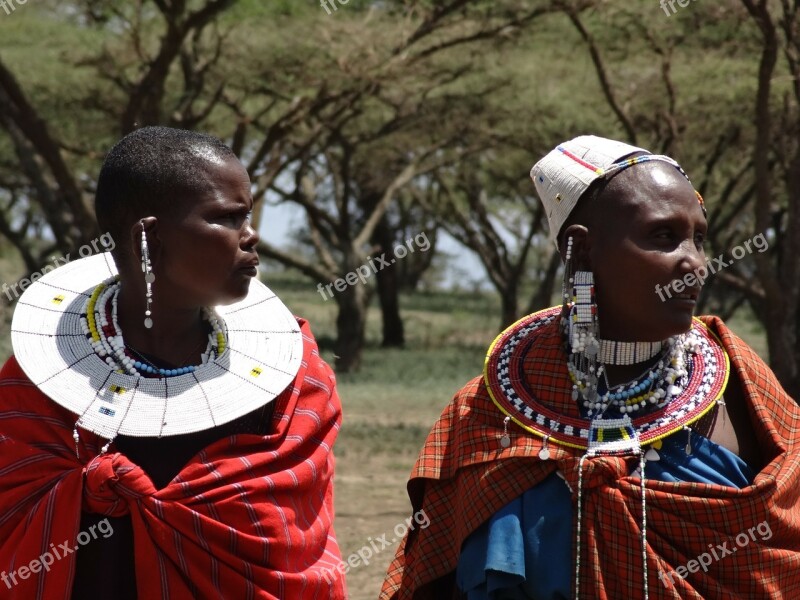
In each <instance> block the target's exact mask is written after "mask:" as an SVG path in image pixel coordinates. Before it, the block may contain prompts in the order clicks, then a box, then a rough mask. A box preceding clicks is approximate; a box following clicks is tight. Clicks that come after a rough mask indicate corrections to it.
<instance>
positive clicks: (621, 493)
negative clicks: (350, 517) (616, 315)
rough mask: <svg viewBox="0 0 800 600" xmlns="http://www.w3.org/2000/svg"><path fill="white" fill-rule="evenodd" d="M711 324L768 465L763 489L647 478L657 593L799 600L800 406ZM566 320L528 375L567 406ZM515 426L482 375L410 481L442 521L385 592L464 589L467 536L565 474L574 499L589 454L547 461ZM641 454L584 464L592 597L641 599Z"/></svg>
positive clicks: (402, 595)
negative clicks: (637, 471)
mask: <svg viewBox="0 0 800 600" xmlns="http://www.w3.org/2000/svg"><path fill="white" fill-rule="evenodd" d="M703 320H704V322H705V323H706V324H707V325H709V327H710V328H711V330H712V331H714V332H715V333H716V334H717V335H718V336H719V338H720V339H721V341H722V345H723V347H724V348H725V350H726V351H727V352H728V354H729V356H730V359H731V364H732V373H731V377H737V378H738V380H739V382H740V384H741V387H742V390H743V394H744V396H745V403H746V405H747V411H748V414H749V416H750V420H751V423H752V425H753V429H754V431H755V435H756V439H757V442H758V444H759V447H760V450H761V455H762V456H763V458H764V461H765V465H766V466H764V467H763V469H762V470H761V471H760V472H759V473H758V475H757V476H756V478H755V481H754V483H753V485H751V486H748V487H746V488H743V489H741V490H739V489H734V488H729V487H723V486H717V485H709V484H694V483H668V482H660V481H653V480H648V481H647V492H646V493H647V543H648V548H647V562H648V569H649V576H648V589H649V595H650V598H653V599H655V598H665V599H666V598H669V599H676V600H677V599H692V600H701V599H702V598H721V599H729V598H770V599H776V598H777V599H786V600H795V599H796V598H800V502H799V500H800V441H798V439H799V438H798V436H800V409H799V408H798V406H797V405H796V403H795V402H794V401H793V400H792V399H791V398H790V397H789V396H788V395H787V394H786V393H785V392H784V391H783V389H782V388H781V387H780V385H779V384H778V382H777V380H776V379H775V376H774V375H773V374H772V372H771V371H770V370H769V368H768V367H767V366H766V365H765V364H764V363H763V362H762V361H761V360H760V359H759V358H758V356H756V354H755V353H754V352H753V351H752V350H750V348H748V347H747V345H746V344H745V343H744V342H742V341H741V340H740V339H739V338H737V337H736V336H735V335H733V334H732V333H731V332H730V330H728V328H727V327H725V325H724V324H723V323H722V321H720V320H719V319H717V318H714V317H706V318H704V319H703ZM557 327H558V323H557V322H556V323H555V324H554V325H553V327H552V332H551V335H550V337H549V338H547V339H545V340H544V341H543V343H542V344H541V345H540V347H537V348H534V349H533V351H532V352H531V356H530V357H528V358H526V373H529V374H533V375H531V377H532V380H531V381H530V382H529V384H530V386H531V388H532V389H533V391H534V392H536V390H537V389H538V390H540V391H542V390H546V391H547V392H548V394H546V396H547V397H556V399H555V400H554V403H555V404H556V405H558V406H556V407H555V408H557V409H558V410H559V411H562V412H566V411H568V410H570V407H571V406H572V404H573V403H572V401H571V399H570V397H569V393H568V391H569V390H570V385H569V379H568V374H567V372H566V357H565V356H563V350H562V349H561V341H560V335H559V333H558V329H557ZM559 390H560V392H559ZM557 394H560V396H558V395H557ZM540 397H544V396H540ZM509 433H510V434H511V445H510V447H508V448H502V447H501V446H500V443H499V441H500V437H501V435H502V434H503V414H502V413H501V412H500V410H499V409H498V408H497V407H496V406H495V405H494V404H493V403H492V401H491V399H490V397H489V394H488V392H487V390H486V388H485V386H484V383H483V379H482V378H476V379H474V380H473V381H471V382H470V383H469V384H468V385H467V386H466V387H464V388H463V389H462V390H461V391H460V392H459V393H458V394H457V395H456V396H455V399H454V401H453V402H452V403H451V404H450V405H449V406H448V407H447V408H446V409H445V411H444V413H443V414H442V416H441V417H440V418H439V420H438V421H437V423H436V424H435V425H434V427H433V430H432V431H431V433H430V434H429V436H428V439H427V440H426V442H425V446H424V447H423V449H422V451H421V453H420V456H419V458H418V460H417V463H416V465H415V466H414V469H413V471H412V474H411V480H410V481H409V484H408V491H409V496H410V498H411V502H412V506H413V510H414V511H415V512H416V511H419V510H424V511H425V513H426V515H427V517H428V519H429V520H430V526H429V527H427V528H426V529H417V530H414V531H412V532H410V533H409V534H408V535H407V537H406V539H404V540H403V543H402V544H401V545H400V548H399V549H398V551H397V555H396V556H395V559H394V561H393V562H392V564H391V565H390V567H389V571H388V573H387V576H386V580H385V581H384V584H383V589H382V591H381V596H380V598H381V600H405V599H411V598H414V599H431V600H447V599H449V598H454V597H458V594H457V588H456V586H455V583H454V569H455V567H456V565H457V563H458V559H459V554H460V551H461V545H462V543H463V541H464V540H465V539H466V537H467V536H468V535H469V534H470V533H471V532H473V531H474V530H475V529H476V528H477V527H478V526H479V525H480V524H481V523H483V522H484V521H486V520H487V519H489V518H490V517H491V516H492V515H493V514H494V513H495V512H497V511H498V510H499V509H500V508H501V507H503V506H504V505H506V504H507V503H508V502H510V501H511V500H513V499H514V498H515V497H517V496H519V495H520V494H522V493H523V492H524V491H525V490H527V489H529V488H531V487H532V486H534V485H536V484H537V483H539V482H540V481H542V480H543V479H544V478H545V477H546V476H547V475H549V474H550V473H552V471H553V470H555V469H556V468H558V469H559V470H560V471H561V472H562V473H563V474H564V475H565V477H566V480H567V482H568V483H569V484H570V487H571V489H572V490H573V503H575V501H576V492H577V489H578V486H577V472H578V471H577V467H578V460H579V458H580V456H581V454H582V453H583V451H581V450H574V449H571V448H565V447H561V446H557V445H555V444H552V443H551V444H550V446H549V450H550V454H551V460H549V461H544V462H543V461H541V460H540V459H539V458H538V456H537V455H538V453H539V450H540V449H541V447H542V442H541V440H540V439H539V438H538V437H535V436H533V435H530V434H528V433H526V432H524V431H522V430H521V429H520V428H518V427H516V426H514V425H513V423H512V424H510V425H509ZM632 461H633V462H635V461H636V459H635V458H619V457H598V458H594V459H588V460H586V461H585V463H584V467H583V490H584V491H583V497H584V503H583V532H582V535H581V595H580V597H581V598H592V599H597V600H607V599H619V598H641V597H642V588H643V568H642V552H641V541H640V533H641V525H642V518H641V500H642V498H641V490H640V480H639V479H638V478H633V477H629V476H627V474H628V473H629V472H630V469H631V467H632V464H631V463H632ZM573 508H575V505H574V504H573ZM574 521H575V519H573V539H575V536H574ZM764 521H766V523H767V525H768V527H769V530H770V531H771V534H772V535H771V537H769V539H762V538H763V537H767V536H764V535H760V534H761V532H762V531H764V530H765V529H766V527H765V526H764V525H761V528H760V529H759V530H758V531H759V534H758V535H753V534H749V532H750V530H751V529H752V530H754V528H756V527H758V526H759V524H760V523H763V522H764ZM742 533H744V534H745V536H747V537H748V538H749V541H748V542H747V543H743V544H742V545H741V546H740V545H737V544H736V543H735V540H736V536H737V535H740V534H742ZM739 539H740V540H741V539H742V538H739ZM720 547H722V548H725V550H723V549H722V548H720ZM733 547H736V550H733V551H731V552H729V553H728V552H727V551H730V550H732V548H733ZM712 550H713V551H714V552H716V557H717V559H715V560H713V561H711V564H710V565H708V566H707V572H704V571H703V570H699V571H698V570H697V569H696V568H695V569H694V571H693V572H687V570H686V567H687V566H688V567H689V568H692V567H696V565H697V558H698V557H699V556H700V555H702V554H703V553H710V552H711V551H712ZM704 560H705V559H704ZM690 561H692V562H690ZM705 562H707V561H705ZM679 567H680V568H681V569H682V570H680V571H677V572H676V570H677V569H678V568H679ZM573 568H574V564H573ZM660 573H663V574H664V575H661V578H659V575H660ZM670 573H672V575H671V577H670V578H667V577H665V575H669V574H670ZM678 574H682V575H684V574H685V575H686V578H685V579H682V578H681V577H680V576H679V575H678ZM665 579H669V580H668V581H665Z"/></svg>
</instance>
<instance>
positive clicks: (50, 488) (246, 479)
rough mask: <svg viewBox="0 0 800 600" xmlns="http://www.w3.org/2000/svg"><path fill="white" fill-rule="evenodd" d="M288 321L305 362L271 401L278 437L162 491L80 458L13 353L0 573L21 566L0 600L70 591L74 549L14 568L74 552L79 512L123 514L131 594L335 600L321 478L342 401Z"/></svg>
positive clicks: (333, 546)
mask: <svg viewBox="0 0 800 600" xmlns="http://www.w3.org/2000/svg"><path fill="white" fill-rule="evenodd" d="M298 322H299V323H300V326H301V330H302V332H303V345H304V356H303V361H302V364H301V367H300V371H299V372H298V374H297V377H296V378H295V381H294V383H293V384H292V385H291V386H289V387H288V388H287V389H286V390H285V391H284V392H283V393H282V394H281V395H280V396H279V397H278V398H277V399H276V400H275V402H276V403H277V404H276V406H275V416H274V422H275V423H276V429H277V430H276V431H275V433H273V434H270V435H269V436H266V437H261V436H256V435H236V436H231V437H229V438H225V439H223V440H220V441H218V442H216V443H214V444H212V445H211V446H209V447H207V448H206V449H205V450H203V451H202V452H201V453H200V454H198V455H197V456H195V457H194V458H193V459H192V460H191V461H190V462H189V464H187V465H186V466H185V467H184V468H183V470H182V471H181V472H180V474H179V475H178V477H177V478H176V479H175V480H174V481H172V482H171V483H170V484H169V485H167V486H166V487H165V488H163V489H161V490H156V489H155V488H154V487H153V483H152V482H151V481H150V479H149V478H148V477H147V475H146V474H145V473H144V471H142V469H141V468H139V467H138V466H136V465H134V464H133V463H131V462H130V461H129V460H128V459H127V458H126V457H125V456H123V455H122V454H119V453H114V452H113V450H112V452H109V453H108V454H106V455H104V456H102V457H100V458H95V459H94V460H91V461H90V462H89V463H88V464H87V463H85V462H84V461H78V460H77V459H76V457H75V444H74V441H73V439H72V429H73V426H74V423H75V420H76V417H75V415H73V414H72V413H70V412H68V411H66V410H65V409H63V408H61V407H60V406H58V405H57V404H55V403H54V402H52V401H51V400H50V399H49V398H47V397H46V396H45V395H43V394H42V393H41V392H40V391H39V390H38V389H37V388H36V387H34V386H33V384H32V383H31V382H30V381H29V380H28V379H27V377H26V376H25V375H24V373H23V372H22V370H21V369H20V368H19V365H18V364H17V362H16V360H14V358H11V359H9V361H8V362H7V363H6V365H5V366H4V367H3V369H2V372H0V540H2V541H0V544H1V545H0V571H4V573H3V575H5V574H6V573H11V572H17V575H16V579H17V585H14V586H12V588H11V589H10V590H9V589H8V587H9V584H8V583H3V582H0V597H3V598H19V599H24V600H31V599H33V598H36V599H40V600H41V599H43V600H54V599H62V598H63V599H67V598H69V597H70V596H71V590H72V580H73V572H74V562H75V554H69V555H67V556H66V557H65V558H63V559H62V560H56V561H54V562H53V564H52V566H50V568H49V572H45V571H41V570H40V572H39V573H37V574H33V575H30V574H29V575H30V576H29V577H28V578H27V579H22V578H21V576H20V574H19V573H20V571H19V569H20V567H22V566H26V565H29V563H30V561H31V560H34V559H37V558H38V557H39V556H40V555H43V554H44V553H45V552H47V551H48V550H49V551H51V552H52V550H53V549H54V548H55V549H56V550H58V548H59V545H60V544H62V543H64V542H66V543H68V544H69V545H70V546H75V545H76V539H79V538H78V537H77V536H78V534H79V533H80V532H79V520H80V514H81V510H82V509H83V510H85V511H88V512H93V513H100V514H105V515H109V516H120V515H124V514H127V513H130V515H131V518H132V523H133V529H134V538H135V554H136V583H137V589H138V595H139V597H140V598H147V599H148V600H150V599H158V598H161V599H167V598H173V599H185V598H221V599H225V600H229V599H236V600H239V599H255V598H258V599H264V600H267V599H269V600H273V599H281V600H283V599H289V598H291V599H298V600H305V599H312V598H319V599H321V600H322V599H324V600H328V599H344V598H345V596H346V593H345V586H344V579H343V577H342V576H341V574H340V573H339V571H337V570H336V567H337V565H338V564H339V562H340V561H341V558H340V554H339V548H338V545H337V543H336V538H335V535H334V531H333V526H332V523H333V489H332V488H333V486H332V483H331V477H332V475H333V462H334V461H333V454H332V452H331V449H332V447H333V443H334V440H335V439H336V436H337V434H338V432H339V424H340V421H341V406H340V403H339V398H338V396H337V394H336V390H335V380H334V376H333V373H332V372H331V369H330V367H328V365H326V364H325V362H324V361H323V360H322V359H321V358H320V356H319V352H318V350H317V345H316V342H315V341H314V339H313V337H312V336H311V332H310V329H309V327H308V324H307V323H306V322H305V321H303V320H300V319H298ZM232 400H233V399H232ZM105 441H106V440H103V439H100V438H98V437H96V436H94V435H92V434H89V433H87V432H81V456H82V457H97V456H98V452H99V450H98V449H99V448H100V447H101V446H102V445H103V444H104V443H105ZM112 449H113V447H112ZM63 553H64V552H63V551H62V552H61V554H63ZM23 573H24V572H23Z"/></svg>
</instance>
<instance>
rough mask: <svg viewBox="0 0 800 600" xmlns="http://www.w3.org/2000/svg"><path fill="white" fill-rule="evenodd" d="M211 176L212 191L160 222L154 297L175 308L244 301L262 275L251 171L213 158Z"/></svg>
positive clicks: (210, 187) (160, 218)
mask: <svg viewBox="0 0 800 600" xmlns="http://www.w3.org/2000/svg"><path fill="white" fill-rule="evenodd" d="M207 177H208V181H209V189H208V191H207V192H206V193H204V194H201V195H199V196H197V197H196V198H189V199H186V200H184V201H183V202H182V203H181V208H180V209H179V210H177V211H176V212H175V214H173V215H169V216H164V217H159V218H158V234H157V235H158V239H159V248H158V253H157V260H156V261H155V262H154V265H153V270H154V272H155V275H156V283H155V284H154V298H155V299H157V300H167V301H168V302H169V303H170V304H172V305H175V306H189V307H192V306H213V305H217V304H230V303H232V302H235V301H237V300H241V299H242V298H244V297H245V296H246V295H247V291H248V289H249V286H250V279H251V278H252V277H254V276H256V274H257V265H258V255H257V254H256V250H255V247H256V244H257V243H258V239H259V237H258V233H257V232H256V231H255V230H254V229H253V227H252V226H251V225H250V212H251V211H252V209H253V197H252V195H251V193H250V179H249V177H248V175H247V171H246V170H245V169H244V167H243V166H242V164H241V163H240V162H239V161H238V160H237V159H235V158H231V159H228V160H225V161H222V160H209V166H208V168H207ZM160 282H164V283H161V285H159V283H160ZM156 288H160V289H156ZM156 292H157V293H156ZM165 293H166V294H168V295H169V296H170V298H169V299H167V298H164V294H165Z"/></svg>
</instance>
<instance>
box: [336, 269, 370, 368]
mask: <svg viewBox="0 0 800 600" xmlns="http://www.w3.org/2000/svg"><path fill="white" fill-rule="evenodd" d="M334 297H335V298H336V303H337V304H338V305H339V314H338V315H337V316H336V344H335V349H336V362H335V366H336V372H337V373H350V372H352V371H356V370H358V368H359V367H360V366H361V352H362V350H363V349H364V339H365V327H366V322H367V298H368V296H367V291H366V289H365V288H364V286H363V285H361V283H360V282H357V283H356V284H355V285H350V286H348V287H347V288H346V289H345V290H344V291H343V292H338V293H337V294H336V295H335V296H334Z"/></svg>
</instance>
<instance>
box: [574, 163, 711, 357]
mask: <svg viewBox="0 0 800 600" xmlns="http://www.w3.org/2000/svg"><path fill="white" fill-rule="evenodd" d="M597 202H598V203H602V204H603V206H602V207H599V205H598V207H599V208H601V210H600V211H599V212H597V213H596V215H597V217H596V218H595V219H594V220H593V224H592V227H590V228H589V232H588V236H587V238H588V243H589V245H590V250H589V254H588V255H589V260H590V262H591V268H592V270H593V271H594V275H595V292H596V298H597V305H598V317H599V323H600V335H601V336H602V337H603V338H608V339H617V340H626V341H634V340H638V341H656V340H663V339H666V338H668V337H670V336H673V335H677V334H679V333H682V332H685V331H687V330H688V329H689V328H690V327H691V321H692V315H693V313H694V309H695V306H696V304H697V297H698V294H699V293H700V288H701V286H702V283H703V282H702V281H700V280H699V278H697V277H695V276H694V274H695V273H697V270H698V269H701V267H702V268H704V267H705V264H706V261H705V252H704V250H703V243H704V241H705V237H706V232H707V223H706V218H705V216H704V214H703V210H702V208H701V206H700V203H699V202H698V199H697V196H696V194H695V191H694V188H693V187H692V185H691V184H690V183H689V182H688V181H687V180H686V178H684V177H683V175H681V174H680V173H679V172H678V170H677V169H675V168H674V167H672V166H670V165H668V164H664V163H656V162H653V163H647V164H641V165H636V166H634V167H631V168H629V169H627V170H626V171H623V172H622V173H620V174H619V175H617V177H615V178H614V180H613V181H612V183H611V184H609V187H608V188H606V190H604V192H603V193H602V194H601V195H600V197H599V198H598V199H597ZM700 274H701V276H702V275H703V271H702V270H701V272H700Z"/></svg>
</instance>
